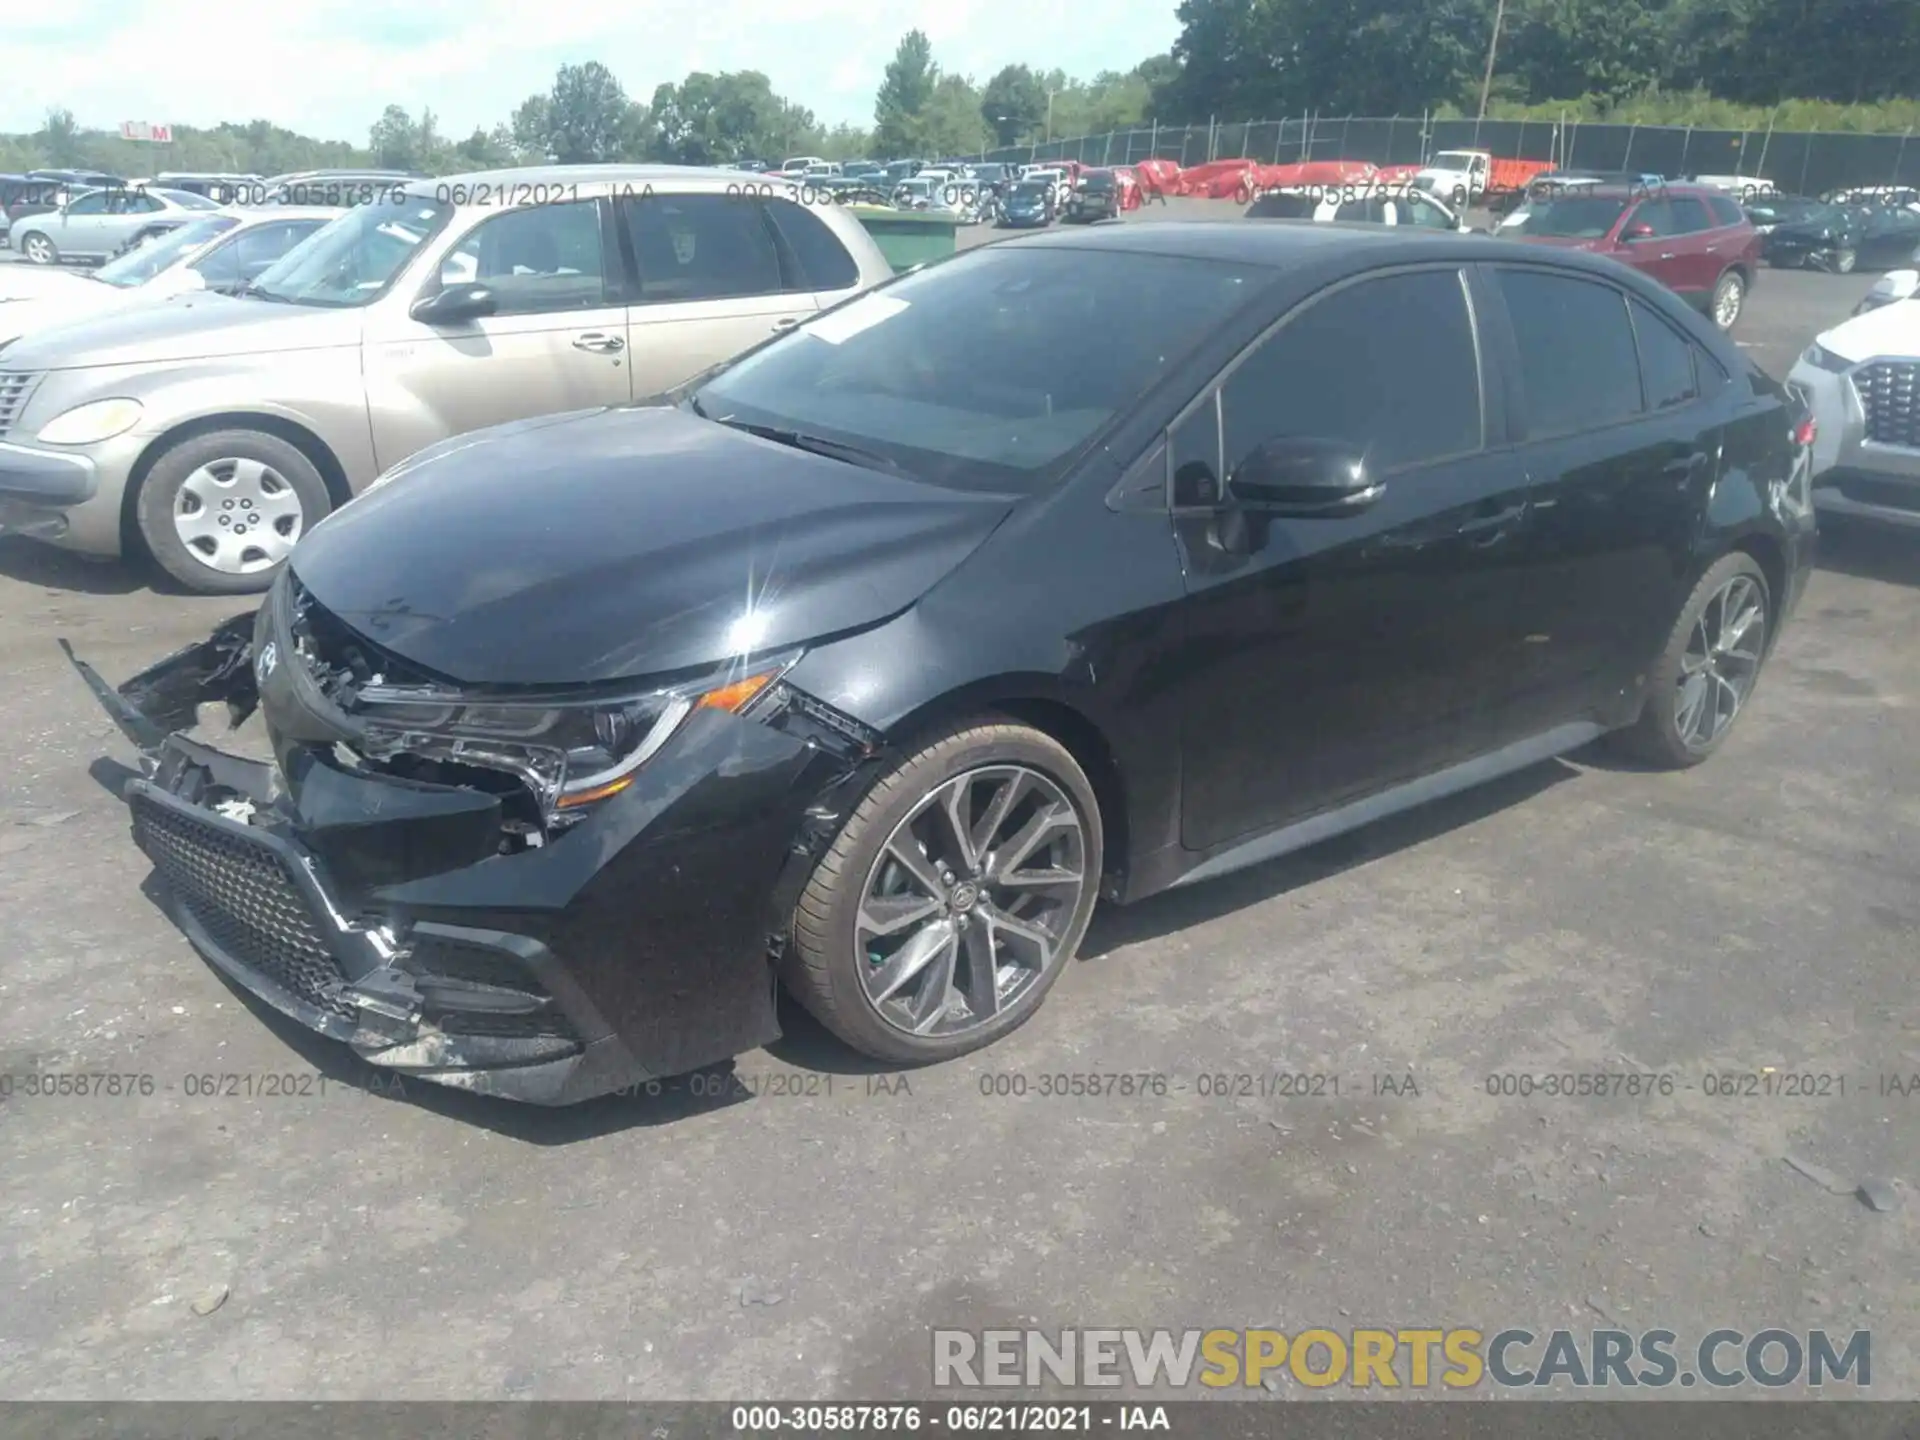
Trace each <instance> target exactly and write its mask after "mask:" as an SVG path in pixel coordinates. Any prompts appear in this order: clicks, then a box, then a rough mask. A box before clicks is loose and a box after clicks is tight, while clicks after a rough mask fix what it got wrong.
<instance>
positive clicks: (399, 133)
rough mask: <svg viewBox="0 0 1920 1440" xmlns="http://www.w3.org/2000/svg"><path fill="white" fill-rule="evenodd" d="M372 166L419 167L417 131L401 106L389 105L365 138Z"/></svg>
mask: <svg viewBox="0 0 1920 1440" xmlns="http://www.w3.org/2000/svg"><path fill="white" fill-rule="evenodd" d="M367 148H368V149H369V150H371V151H372V152H373V163H374V164H376V165H378V166H379V167H380V168H381V169H383V170H414V169H418V168H419V165H420V129H419V127H418V126H417V125H415V124H414V121H413V116H411V115H409V114H408V113H407V112H406V109H405V108H404V107H403V106H399V105H389V106H387V108H386V109H385V110H382V111H381V112H380V118H379V119H378V120H376V121H374V122H373V129H372V130H371V131H370V132H369V134H368V136H367Z"/></svg>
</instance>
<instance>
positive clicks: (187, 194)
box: [153, 190, 220, 210]
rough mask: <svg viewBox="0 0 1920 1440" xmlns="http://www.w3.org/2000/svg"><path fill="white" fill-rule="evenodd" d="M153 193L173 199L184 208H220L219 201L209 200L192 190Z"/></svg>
mask: <svg viewBox="0 0 1920 1440" xmlns="http://www.w3.org/2000/svg"><path fill="white" fill-rule="evenodd" d="M153 193H154V194H156V195H159V196H162V197H164V198H165V199H168V200H171V201H172V202H173V203H174V204H176V205H178V206H179V207H180V208H181V209H182V210H218V209H219V208H220V205H219V202H218V201H214V200H209V199H208V198H207V197H206V196H204V195H196V194H194V193H193V191H191V190H156V191H154V192H153Z"/></svg>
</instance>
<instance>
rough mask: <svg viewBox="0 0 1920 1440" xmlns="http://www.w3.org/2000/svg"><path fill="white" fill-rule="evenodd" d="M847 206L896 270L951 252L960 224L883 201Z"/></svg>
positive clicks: (905, 268)
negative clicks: (878, 203) (892, 207)
mask: <svg viewBox="0 0 1920 1440" xmlns="http://www.w3.org/2000/svg"><path fill="white" fill-rule="evenodd" d="M847 209H848V210H849V211H851V212H852V214H853V215H854V217H855V218H856V219H858V220H859V222H860V223H861V224H862V225H864V226H866V227H867V233H868V234H869V235H871V236H873V242H874V244H876V245H878V246H879V247H880V253H881V254H882V255H884V256H886V257H887V263H888V264H889V265H891V266H893V268H894V272H895V273H896V274H898V273H899V272H900V271H902V270H911V269H912V268H913V267H914V266H916V265H924V264H925V263H926V262H927V261H929V260H938V259H941V258H942V257H943V256H947V255H951V254H953V252H954V250H955V248H956V244H955V239H954V236H955V234H956V232H957V231H958V230H959V228H960V225H959V222H958V221H957V220H954V219H952V218H951V217H949V216H942V215H929V214H927V213H925V212H924V211H919V210H892V209H889V208H888V207H886V206H884V205H849V206H848V207H847Z"/></svg>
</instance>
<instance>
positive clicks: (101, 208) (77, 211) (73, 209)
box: [67, 190, 108, 215]
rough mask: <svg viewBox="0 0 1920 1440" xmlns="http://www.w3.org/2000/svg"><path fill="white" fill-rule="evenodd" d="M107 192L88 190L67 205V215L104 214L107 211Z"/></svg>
mask: <svg viewBox="0 0 1920 1440" xmlns="http://www.w3.org/2000/svg"><path fill="white" fill-rule="evenodd" d="M107 199H108V196H107V192H106V191H104V190H89V191H88V192H87V193H86V194H85V195H82V196H81V197H80V198H79V199H78V200H75V201H74V202H73V203H72V204H70V205H68V206H67V213H68V214H69V215H105V214H106V213H107Z"/></svg>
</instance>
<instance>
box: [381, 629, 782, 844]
mask: <svg viewBox="0 0 1920 1440" xmlns="http://www.w3.org/2000/svg"><path fill="white" fill-rule="evenodd" d="M799 658H800V652H799V651H794V652H792V653H790V654H786V655H782V656H779V657H777V658H773V659H768V660H760V661H754V662H752V663H751V664H750V665H735V666H733V667H732V668H731V669H730V670H728V671H727V672H725V673H723V674H720V675H716V676H710V677H708V678H707V679H705V680H702V681H698V682H694V683H691V684H687V685H681V686H675V687H671V688H668V689H662V690H654V691H650V692H647V693H645V694H640V695H633V696H621V697H613V698H605V697H603V698H597V699H593V700H568V699H564V698H562V699H529V700H524V701H520V700H516V701H513V702H510V703H503V702H498V701H493V700H488V699H470V698H468V697H464V696H461V695H459V694H456V693H451V692H448V691H444V690H429V689H421V688H416V687H404V686H389V685H368V686H366V687H364V688H363V689H361V690H360V692H359V693H358V695H357V696H356V697H355V699H354V701H353V702H352V705H351V707H350V708H351V709H352V711H353V713H354V714H355V715H356V716H358V717H360V718H361V719H363V720H365V721H366V730H365V732H364V739H363V741H362V747H363V749H364V750H365V752H366V754H367V756H368V758H370V759H374V760H390V759H392V758H393V757H395V756H399V755H412V756H418V757H420V758H423V759H428V760H437V761H444V762H447V763H451V764H464V765H477V766H481V767H484V768H487V769H493V770H505V771H508V772H510V773H512V774H515V775H518V776H519V777H520V778H521V779H522V780H524V781H525V782H526V783H527V785H528V787H529V788H530V789H531V790H532V791H533V793H534V796H535V798H536V799H538V801H539V802H540V808H541V810H542V812H543V813H544V818H545V819H546V821H547V824H548V826H549V828H552V829H556V830H558V829H564V828H566V827H567V826H569V825H572V824H573V823H575V822H576V821H579V820H582V819H584V818H586V815H587V812H588V811H589V810H590V809H591V808H592V807H593V806H595V805H597V804H598V803H599V802H601V801H602V800H606V799H609V798H610V797H612V796H614V795H618V794H619V793H620V792H621V791H622V790H625V789H627V788H628V787H629V786H630V785H632V784H633V782H634V780H635V779H636V778H637V776H638V774H639V772H640V768H641V767H642V766H643V765H645V764H646V763H647V761H648V760H650V759H652V758H653V756H654V755H656V754H658V753H659V751H660V749H661V747H662V746H664V745H665V744H666V743H667V742H668V741H669V740H671V739H672V738H673V736H674V734H675V733H676V732H677V731H678V730H679V729H680V727H681V726H682V725H683V724H685V723H686V721H687V719H688V717H689V716H691V715H693V714H694V713H695V712H696V711H699V710H725V711H727V712H729V713H731V714H735V715H748V714H751V713H752V712H753V710H754V709H755V705H756V702H758V701H760V700H761V699H762V698H763V697H764V696H765V695H766V694H767V693H768V692H769V691H770V690H771V689H772V688H773V687H774V685H775V682H777V681H778V680H779V679H780V677H781V676H782V675H784V674H786V672H787V671H788V670H790V669H791V668H792V667H793V665H794V662H795V661H797V660H798V659H799Z"/></svg>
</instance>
